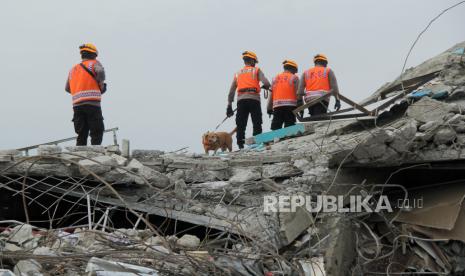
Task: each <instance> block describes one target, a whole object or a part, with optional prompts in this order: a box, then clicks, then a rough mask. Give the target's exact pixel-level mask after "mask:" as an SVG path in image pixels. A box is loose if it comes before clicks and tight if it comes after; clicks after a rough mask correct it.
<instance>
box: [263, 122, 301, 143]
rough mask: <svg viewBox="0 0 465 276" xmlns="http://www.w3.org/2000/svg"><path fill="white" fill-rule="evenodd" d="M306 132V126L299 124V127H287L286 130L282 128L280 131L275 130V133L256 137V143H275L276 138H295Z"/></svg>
mask: <svg viewBox="0 0 465 276" xmlns="http://www.w3.org/2000/svg"><path fill="white" fill-rule="evenodd" d="M304 132H305V126H304V125H302V124H297V125H293V126H290V127H285V128H281V129H278V130H273V131H269V132H265V133H262V134H259V135H257V136H255V143H256V144H262V143H268V142H273V141H274V139H275V138H279V139H281V138H284V137H290V136H295V135H297V134H299V133H304Z"/></svg>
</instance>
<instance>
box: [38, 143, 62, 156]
mask: <svg viewBox="0 0 465 276" xmlns="http://www.w3.org/2000/svg"><path fill="white" fill-rule="evenodd" d="M60 153H61V147H60V146H56V145H42V146H39V147H38V148H37V155H57V154H60Z"/></svg>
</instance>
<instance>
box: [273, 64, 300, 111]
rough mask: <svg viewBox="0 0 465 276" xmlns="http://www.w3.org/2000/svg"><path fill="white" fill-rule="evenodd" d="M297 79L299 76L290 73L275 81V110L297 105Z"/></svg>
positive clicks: (279, 76)
mask: <svg viewBox="0 0 465 276" xmlns="http://www.w3.org/2000/svg"><path fill="white" fill-rule="evenodd" d="M296 78H297V76H296V75H294V74H292V73H290V72H283V73H281V74H279V75H277V76H276V77H275V78H274V79H273V88H272V91H273V92H272V97H273V108H276V107H279V106H296V105H297V95H296V93H295V83H294V81H295V79H296Z"/></svg>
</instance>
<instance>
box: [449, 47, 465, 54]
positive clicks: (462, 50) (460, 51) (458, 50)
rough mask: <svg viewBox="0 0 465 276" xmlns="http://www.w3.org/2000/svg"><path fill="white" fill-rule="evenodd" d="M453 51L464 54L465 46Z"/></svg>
mask: <svg viewBox="0 0 465 276" xmlns="http://www.w3.org/2000/svg"><path fill="white" fill-rule="evenodd" d="M452 53H453V54H456V55H463V54H464V53H465V48H457V49H455V50H454V51H452Z"/></svg>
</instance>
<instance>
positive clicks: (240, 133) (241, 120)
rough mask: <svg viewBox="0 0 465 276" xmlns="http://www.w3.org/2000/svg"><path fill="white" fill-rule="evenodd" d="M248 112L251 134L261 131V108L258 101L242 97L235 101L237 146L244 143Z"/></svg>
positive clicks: (242, 145)
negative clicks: (251, 125) (250, 118)
mask: <svg viewBox="0 0 465 276" xmlns="http://www.w3.org/2000/svg"><path fill="white" fill-rule="evenodd" d="M249 114H250V115H251V117H252V124H253V135H254V136H255V135H258V134H260V133H262V123H263V121H262V108H261V106H260V101H257V100H252V99H243V100H239V101H238V102H237V112H236V126H237V136H236V138H237V145H238V146H239V148H242V147H244V143H245V129H246V128H247V121H248V120H249Z"/></svg>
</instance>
